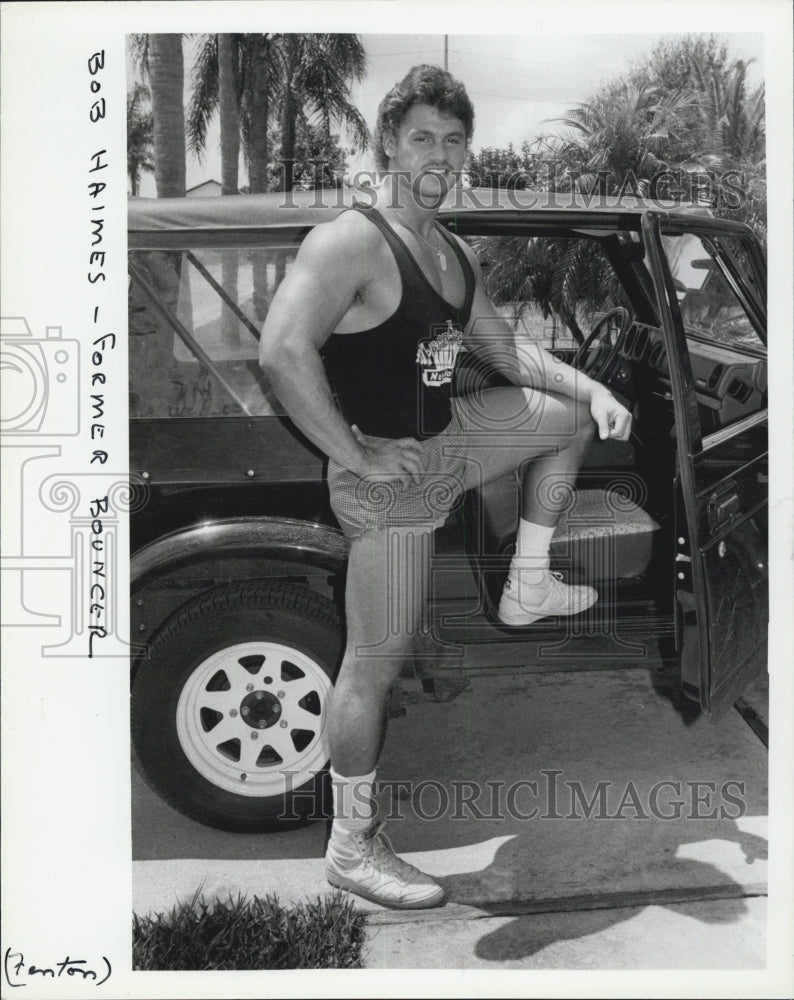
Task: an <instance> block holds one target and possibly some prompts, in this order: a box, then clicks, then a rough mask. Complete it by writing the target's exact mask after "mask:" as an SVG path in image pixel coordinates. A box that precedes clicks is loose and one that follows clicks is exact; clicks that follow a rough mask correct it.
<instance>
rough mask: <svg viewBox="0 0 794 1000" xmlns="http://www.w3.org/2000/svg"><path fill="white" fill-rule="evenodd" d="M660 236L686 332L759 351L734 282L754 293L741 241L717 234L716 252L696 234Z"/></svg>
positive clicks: (761, 345) (762, 352)
mask: <svg viewBox="0 0 794 1000" xmlns="http://www.w3.org/2000/svg"><path fill="white" fill-rule="evenodd" d="M662 240H663V244H664V249H665V252H666V254H667V259H668V262H669V265H670V271H671V273H672V276H673V280H674V282H675V287H676V295H677V297H678V303H679V307H680V309H681V318H682V319H683V322H684V329H685V331H686V334H687V336H688V337H694V338H697V339H698V340H704V341H709V342H711V343H714V344H719V345H722V346H723V347H728V348H732V349H734V350H737V351H749V353H752V354H760V355H765V354H766V346H765V344H764V342H763V340H762V339H761V337H760V336H759V333H758V331H757V330H756V329H755V327H754V326H753V323H752V321H751V319H750V316H749V314H748V311H747V309H746V308H745V306H744V304H743V303H742V301H741V298H740V296H739V295H738V294H737V292H736V290H735V287H734V284H735V283H736V282H737V281H738V282H741V283H742V284H744V285H745V286H746V287H747V288H748V292H749V294H750V295H753V296H755V295H757V289H755V287H754V285H753V284H752V277H753V276H752V271H751V269H750V268H749V263H748V261H747V254H746V252H745V251H744V250H743V248H742V245H741V242H740V241H739V240H738V239H736V238H731V237H720V246H721V247H722V248H723V255H721V254H720V253H718V251H717V248H716V246H715V245H713V244H712V243H711V242H710V241H709V240H708V238H706V237H703V236H700V235H698V234H697V233H678V234H675V235H671V234H666V235H664V236H663V237H662ZM726 258H727V259H726Z"/></svg>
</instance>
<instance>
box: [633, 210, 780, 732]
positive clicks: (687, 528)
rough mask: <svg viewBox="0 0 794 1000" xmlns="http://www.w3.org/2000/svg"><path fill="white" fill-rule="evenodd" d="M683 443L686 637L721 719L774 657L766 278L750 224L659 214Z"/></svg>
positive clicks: (651, 228)
mask: <svg viewBox="0 0 794 1000" xmlns="http://www.w3.org/2000/svg"><path fill="white" fill-rule="evenodd" d="M642 228H643V236H644V242H645V245H646V248H647V251H648V257H649V261H648V263H649V266H650V269H651V272H652V274H653V279H654V284H655V286H656V289H657V296H658V300H659V311H660V320H661V324H662V327H663V331H664V338H665V347H666V353H667V357H666V359H665V360H664V362H663V364H662V369H661V383H662V388H663V389H664V388H666V387H667V385H669V391H670V393H671V395H672V405H673V407H674V415H675V434H676V437H677V462H676V478H677V483H676V505H677V509H676V539H677V541H676V562H675V568H674V572H675V577H676V578H675V594H676V605H677V607H676V640H677V644H678V647H679V654H680V657H681V672H682V681H683V684H684V688H685V690H686V692H687V694H689V695H690V696H691V697H693V698H695V699H696V700H698V701H699V702H700V704H701V706H702V708H703V710H704V711H705V712H707V713H708V714H710V715H711V716H712V718H716V717H719V716H720V715H721V714H722V713H723V712H724V711H725V709H726V708H728V707H729V706H730V705H732V704H733V703H734V702H735V701H736V700H737V699H738V698H739V696H740V695H741V694H742V691H743V690H744V689H745V688H746V687H748V686H749V684H750V683H751V682H752V680H753V679H754V678H755V677H756V676H757V674H758V673H759V672H760V671H763V670H765V669H766V658H767V619H768V582H767V523H768V522H767V503H768V498H767V493H768V489H767V483H768V453H767V362H766V294H765V292H766V273H765V266H764V261H763V257H762V256H761V252H760V249H759V247H758V244H757V241H756V240H755V237H754V236H753V234H752V232H751V230H750V229H748V228H747V227H745V226H740V225H737V224H734V223H730V222H726V221H724V220H719V219H711V218H704V217H694V216H669V215H661V214H659V213H654V212H648V213H646V214H645V216H644V217H643V224H642Z"/></svg>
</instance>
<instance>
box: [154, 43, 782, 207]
mask: <svg viewBox="0 0 794 1000" xmlns="http://www.w3.org/2000/svg"><path fill="white" fill-rule="evenodd" d="M661 37H662V36H661V35H659V34H649V33H648V34H616V33H614V32H610V33H605V34H595V33H592V32H590V33H587V34H579V35H544V36H543V37H542V38H541V39H538V38H534V37H532V36H529V35H473V34H469V35H449V36H448V60H449V63H448V64H449V70H450V72H451V73H452V74H453V75H454V76H456V77H458V79H460V80H461V81H462V82H463V83H464V84H465V86H466V89H467V91H468V93H469V96H470V97H471V99H472V101H473V103H474V108H475V113H476V121H475V130H474V138H473V140H472V147H473V148H474V149H475V150H477V149H480V148H482V147H483V146H507V144H508V143H509V142H512V143H513V144H514V145H515V146H516V147H518V146H519V145H520V144H521V142H522V141H523V140H524V139H530V140H531V139H534V138H535V137H536V136H537V135H538V134H539V133H540V132H549V131H553V130H555V128H556V126H555V125H554V124H553V123H551V122H548V121H546V119H550V118H556V117H560V116H561V115H563V114H564V113H565V111H566V110H567V109H568V108H570V107H571V106H573V105H574V104H576V103H577V102H579V101H584V100H586V99H587V98H588V97H589V96H590V95H591V94H592V93H593V91H594V90H596V89H597V88H598V86H599V85H600V84H602V83H605V82H606V81H608V80H610V79H613V78H614V77H616V76H618V75H620V74H621V73H623V72H625V71H626V70H627V69H628V68H629V67H630V66H631V65H632V64H633V63H634V62H636V61H637V60H638V59H640V58H641V57H642V56H644V55H647V54H648V53H650V51H651V50H652V49H653V47H654V45H655V44H656V43H657V42H658V41H659V39H660V38H661ZM722 37H723V38H724V39H725V41H726V42H727V44H728V48H729V51H730V52H731V54H732V55H734V56H736V57H739V58H742V59H748V60H749V59H752V60H754V63H753V65H752V66H751V70H750V81H751V83H752V84H756V83H759V82H761V81H762V80H763V78H764V42H763V35H761V34H757V35H756V34H730V35H724V36H722ZM362 40H363V42H364V47H365V49H366V53H367V63H368V70H367V75H366V78H365V80H364V82H363V83H362V84H361V85H358V86H356V87H355V88H354V89H353V92H352V98H353V102H354V103H355V104H357V105H358V106H359V108H360V109H361V111H362V113H363V115H364V118H365V119H366V121H367V124H368V125H369V127H370V129H372V127H373V126H374V124H375V118H376V115H377V109H378V104H379V103H380V100H381V98H382V97H383V95H384V94H385V93H386V91H387V90H389V89H390V88H391V87H392V86H393V85H394V83H396V82H397V81H398V80H400V79H401V78H402V77H403V76H404V75H405V73H406V72H407V71H408V70H409V69H410V67H411V66H413V65H415V64H416V63H419V62H428V63H436V64H438V65H443V62H444V36H443V35H391V34H389V35H376V34H367V35H362ZM186 56H187V58H186V68H187V67H188V65H189V62H190V59H189V54H187V53H186ZM343 141H344V140H343ZM218 142H219V128H218V123H217V120H216V121H215V122H214V123H213V125H212V126H211V128H210V131H209V134H208V143H207V155H206V156H205V158H204V162H203V163H201V164H199V163H197V162H196V161H195V160H194V159H193V158H191V157H189V158H188V171H187V186H188V187H189V188H190V187H193V186H194V185H196V184H200V183H202V182H203V181H205V180H209V179H215V180H218V181H219V180H220V154H219V151H218ZM372 165H373V164H372V160H371V158H370V157H369V155H368V154H365V155H364V156H363V157H361V158H360V159H359V160H358V161H355V160H354V159H353V158H352V157H348V166H349V169H350V170H351V171H353V170H357V169H371V168H372ZM240 183H241V184H244V183H245V175H244V171H243V170H241V180H240ZM154 193H155V189H154V180H153V178H151V177H144V179H143V183H142V185H141V194H142V195H143V196H144V197H152V196H154Z"/></svg>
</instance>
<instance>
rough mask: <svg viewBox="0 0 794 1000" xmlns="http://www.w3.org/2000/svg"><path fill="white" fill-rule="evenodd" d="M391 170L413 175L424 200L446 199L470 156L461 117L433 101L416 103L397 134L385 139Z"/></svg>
mask: <svg viewBox="0 0 794 1000" xmlns="http://www.w3.org/2000/svg"><path fill="white" fill-rule="evenodd" d="M383 148H384V150H385V152H386V155H387V156H388V157H389V170H392V171H399V172H406V173H409V174H410V175H411V180H412V183H413V184H414V194H415V195H418V196H420V197H421V199H422V201H425V200H427V202H428V203H432V202H433V201H435V200H442V199H443V198H444V196H445V195H446V193H447V191H448V190H449V189H450V188H452V187H454V185H455V184H456V183H457V182H458V180H459V179H460V173H461V171H462V170H463V163H464V161H465V159H466V129H465V128H464V125H463V122H462V121H460V119H459V118H453V117H452V116H450V115H444V114H442V113H441V112H439V111H438V109H437V108H434V107H431V106H430V105H429V104H415V105H414V106H413V107H412V108H411V109H410V110H409V111H408V113H407V114H406V116H405V118H403V120H402V122H401V123H400V126H399V128H398V129H397V132H396V134H395V135H394V136H393V137H389V138H387V139H386V140H384V143H383Z"/></svg>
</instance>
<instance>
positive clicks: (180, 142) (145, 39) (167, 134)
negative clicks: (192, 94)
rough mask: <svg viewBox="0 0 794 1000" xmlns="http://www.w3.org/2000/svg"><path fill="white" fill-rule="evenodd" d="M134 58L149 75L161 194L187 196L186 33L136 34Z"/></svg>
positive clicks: (156, 179) (155, 169)
mask: <svg viewBox="0 0 794 1000" xmlns="http://www.w3.org/2000/svg"><path fill="white" fill-rule="evenodd" d="M131 52H132V57H133V61H134V62H135V63H136V64H137V66H138V68H139V69H140V70H141V72H142V73H143V74H144V75H146V76H148V78H149V84H150V86H151V95H152V118H153V122H154V126H153V135H152V141H153V146H154V180H155V184H156V185H157V197H158V198H183V197H184V196H185V111H184V107H183V90H184V80H183V75H184V64H183V57H182V36H181V35H176V34H154V35H134V36H133V37H132V45H131Z"/></svg>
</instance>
